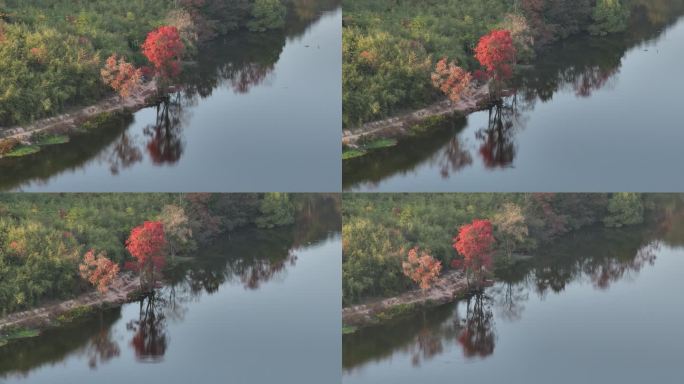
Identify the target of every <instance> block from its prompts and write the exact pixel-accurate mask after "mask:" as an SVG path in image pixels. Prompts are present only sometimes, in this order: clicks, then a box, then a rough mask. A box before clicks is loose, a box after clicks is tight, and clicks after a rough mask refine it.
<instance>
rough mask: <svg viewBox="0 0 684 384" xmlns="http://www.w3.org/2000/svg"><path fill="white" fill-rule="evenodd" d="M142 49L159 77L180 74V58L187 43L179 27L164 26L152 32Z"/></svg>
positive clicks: (164, 78) (170, 76) (164, 77)
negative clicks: (182, 37)
mask: <svg viewBox="0 0 684 384" xmlns="http://www.w3.org/2000/svg"><path fill="white" fill-rule="evenodd" d="M142 50H143V54H144V55H145V57H147V60H149V61H150V63H152V66H153V67H154V73H155V75H157V76H158V77H160V78H162V79H163V80H167V79H170V78H173V77H176V76H178V75H179V74H180V59H181V56H183V52H184V51H185V45H184V44H183V41H182V40H181V37H180V33H179V32H178V28H176V27H169V26H163V27H159V28H157V29H156V30H154V31H152V32H150V33H149V34H148V35H147V39H145V42H144V43H143V45H142Z"/></svg>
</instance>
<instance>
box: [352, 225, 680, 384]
mask: <svg viewBox="0 0 684 384" xmlns="http://www.w3.org/2000/svg"><path fill="white" fill-rule="evenodd" d="M682 271H684V216H683V215H682V213H681V212H680V213H679V214H678V216H677V217H670V218H669V219H668V220H665V221H664V222H663V223H661V224H658V225H653V226H651V227H648V228H631V229H615V230H607V229H603V228H591V229H588V230H583V231H580V232H577V233H575V234H573V235H570V236H568V237H566V238H564V239H562V240H560V241H559V242H557V243H556V244H554V245H553V246H551V247H548V248H545V249H542V250H540V251H539V252H538V254H536V255H535V257H534V258H533V259H531V260H528V261H525V262H523V263H521V264H518V265H517V266H516V267H515V268H511V269H509V270H502V271H498V272H497V275H498V278H497V283H496V284H495V285H494V286H493V287H490V288H488V289H487V290H486V291H485V294H484V295H483V296H482V297H479V298H477V297H475V298H472V299H471V300H470V302H468V301H462V302H458V303H455V304H449V305H445V306H442V307H439V308H436V309H433V310H428V311H425V312H423V313H417V314H415V315H414V316H411V317H408V318H405V319H401V320H399V321H397V322H394V323H392V324H389V325H386V326H380V327H375V328H368V329H363V330H362V331H361V332H358V333H357V334H352V335H347V336H344V339H343V369H344V380H343V382H344V383H345V384H352V383H364V384H365V383H375V384H384V383H387V384H389V383H391V384H401V383H453V382H461V383H483V384H484V383H503V382H507V383H540V384H541V383H560V384H565V383H568V384H570V383H572V384H575V383H623V384H637V383H648V382H658V383H664V384H675V383H681V380H682V377H683V375H684V366H683V365H682V356H684V328H683V327H682V323H683V322H684V306H683V305H681V304H682V301H681V298H680V293H681V292H682V290H684V279H682V278H681V277H682Z"/></svg>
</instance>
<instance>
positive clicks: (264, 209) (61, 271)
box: [0, 193, 307, 316]
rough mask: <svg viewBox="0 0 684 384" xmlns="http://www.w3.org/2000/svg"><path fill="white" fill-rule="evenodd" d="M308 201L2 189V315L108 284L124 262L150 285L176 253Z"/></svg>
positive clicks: (279, 222) (283, 222)
mask: <svg viewBox="0 0 684 384" xmlns="http://www.w3.org/2000/svg"><path fill="white" fill-rule="evenodd" d="M306 201H307V197H305V196H302V195H293V196H291V195H288V194H278V193H269V194H230V195H212V194H187V195H184V194H182V195H179V194H83V195H80V194H69V195H52V194H36V195H24V194H20V195H14V194H6V195H0V315H3V316H4V315H7V314H8V313H11V312H15V311H19V310H24V309H28V308H32V307H34V306H36V305H39V304H41V303H43V302H45V301H49V300H58V299H66V298H71V297H74V296H76V295H78V294H80V293H83V292H88V291H92V290H93V289H94V288H95V287H96V288H97V289H98V290H100V291H106V290H107V285H108V284H109V283H111V282H112V281H113V280H114V278H115V276H116V274H117V273H118V272H119V270H127V271H133V272H135V273H136V274H139V275H141V278H140V283H141V288H145V289H150V288H151V287H154V286H155V285H156V284H158V282H159V281H160V279H161V278H162V275H163V272H164V268H165V267H166V266H167V264H169V266H170V267H171V266H173V263H174V260H175V258H176V257H181V256H184V257H193V256H194V255H195V254H196V251H197V250H198V249H199V248H200V247H202V246H203V245H206V244H208V243H210V242H212V241H213V240H215V239H217V238H219V237H221V236H223V235H224V234H228V233H230V232H232V231H235V230H237V229H240V228H244V227H250V226H253V227H259V228H273V227H276V226H287V225H290V224H292V223H293V222H294V215H295V209H296V207H297V206H299V205H302V204H304V203H306ZM143 285H144V287H143Z"/></svg>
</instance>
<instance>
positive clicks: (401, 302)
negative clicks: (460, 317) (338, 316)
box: [342, 270, 488, 333]
mask: <svg viewBox="0 0 684 384" xmlns="http://www.w3.org/2000/svg"><path fill="white" fill-rule="evenodd" d="M485 285H488V283H485ZM474 290H476V288H475V287H473V286H471V287H468V284H467V282H466V278H465V275H464V274H463V272H461V271H454V270H452V271H449V272H447V273H445V274H444V275H442V276H441V277H440V278H439V279H438V280H437V282H435V284H434V285H433V286H432V287H431V288H430V289H428V290H426V291H425V292H423V291H421V290H420V289H414V290H411V291H408V292H404V293H402V294H400V295H398V296H394V297H390V298H385V299H380V300H377V301H373V302H370V303H366V304H358V305H353V306H349V307H344V308H342V326H343V333H354V332H355V331H356V330H357V329H359V328H364V327H368V326H373V325H378V324H381V323H383V322H387V321H390V320H392V319H394V318H396V317H400V316H402V315H405V314H408V313H411V312H413V311H415V310H416V309H419V308H430V307H436V306H439V305H443V304H447V303H452V302H454V301H457V300H460V299H463V298H465V297H467V296H468V295H469V294H470V293H471V292H473V291H474Z"/></svg>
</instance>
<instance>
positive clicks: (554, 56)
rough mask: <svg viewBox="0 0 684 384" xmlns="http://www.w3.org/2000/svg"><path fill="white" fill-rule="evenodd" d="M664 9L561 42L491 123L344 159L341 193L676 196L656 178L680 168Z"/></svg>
mask: <svg viewBox="0 0 684 384" xmlns="http://www.w3.org/2000/svg"><path fill="white" fill-rule="evenodd" d="M657 4H659V5H660V6H662V8H658V6H657ZM670 8H672V6H671V5H669V4H668V3H667V2H662V1H660V2H654V5H653V9H639V10H636V11H635V12H634V14H633V19H632V21H631V27H630V29H629V32H627V33H625V34H620V35H614V36H608V37H588V36H583V37H576V38H571V39H569V40H566V41H564V42H562V43H560V44H558V45H556V46H554V47H552V48H551V49H550V50H548V51H545V52H544V53H543V54H542V56H541V57H540V59H539V60H538V61H537V62H535V64H534V66H533V67H532V68H529V69H526V70H524V72H523V73H522V74H521V76H520V79H519V82H520V83H519V84H518V85H517V95H516V96H515V97H511V98H508V99H506V100H505V102H504V104H503V105H502V106H501V108H498V109H496V110H493V111H491V112H492V113H491V116H490V112H489V111H483V112H478V113H474V114H471V115H470V116H468V117H467V118H455V119H452V120H451V121H447V122H445V123H443V124H441V126H440V127H438V128H436V130H435V132H434V134H431V135H430V136H429V137H424V138H420V139H407V140H406V141H405V142H403V143H400V145H399V147H398V148H388V149H385V150H382V151H380V152H378V153H375V154H373V155H370V156H367V157H366V158H358V159H354V160H351V161H345V163H344V167H343V168H344V170H343V175H344V180H343V186H344V188H345V189H348V190H354V191H371V190H372V191H387V192H391V191H406V192H410V191H424V192H437V191H445V192H449V191H477V192H482V191H511V192H524V191H530V192H532V191H534V192H539V191H566V192H571V191H577V192H580V191H581V192H593V191H601V192H610V191H642V192H646V191H655V192H662V191H680V190H683V189H684V179H682V178H677V177H668V176H666V175H668V174H678V173H679V171H680V168H681V167H680V165H681V164H682V163H684V151H682V150H681V143H682V141H684V130H682V129H681V126H682V124H681V121H680V120H681V117H680V116H679V109H681V107H680V106H679V104H680V103H679V100H680V99H681V92H682V89H684V81H682V80H681V77H680V76H678V75H677V73H679V71H680V68H681V62H682V60H683V59H684V50H683V49H682V42H683V41H684V19H681V18H679V19H678V17H679V16H680V15H682V14H684V10H682V9H670ZM680 8H681V6H680ZM608 176H609V177H608Z"/></svg>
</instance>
